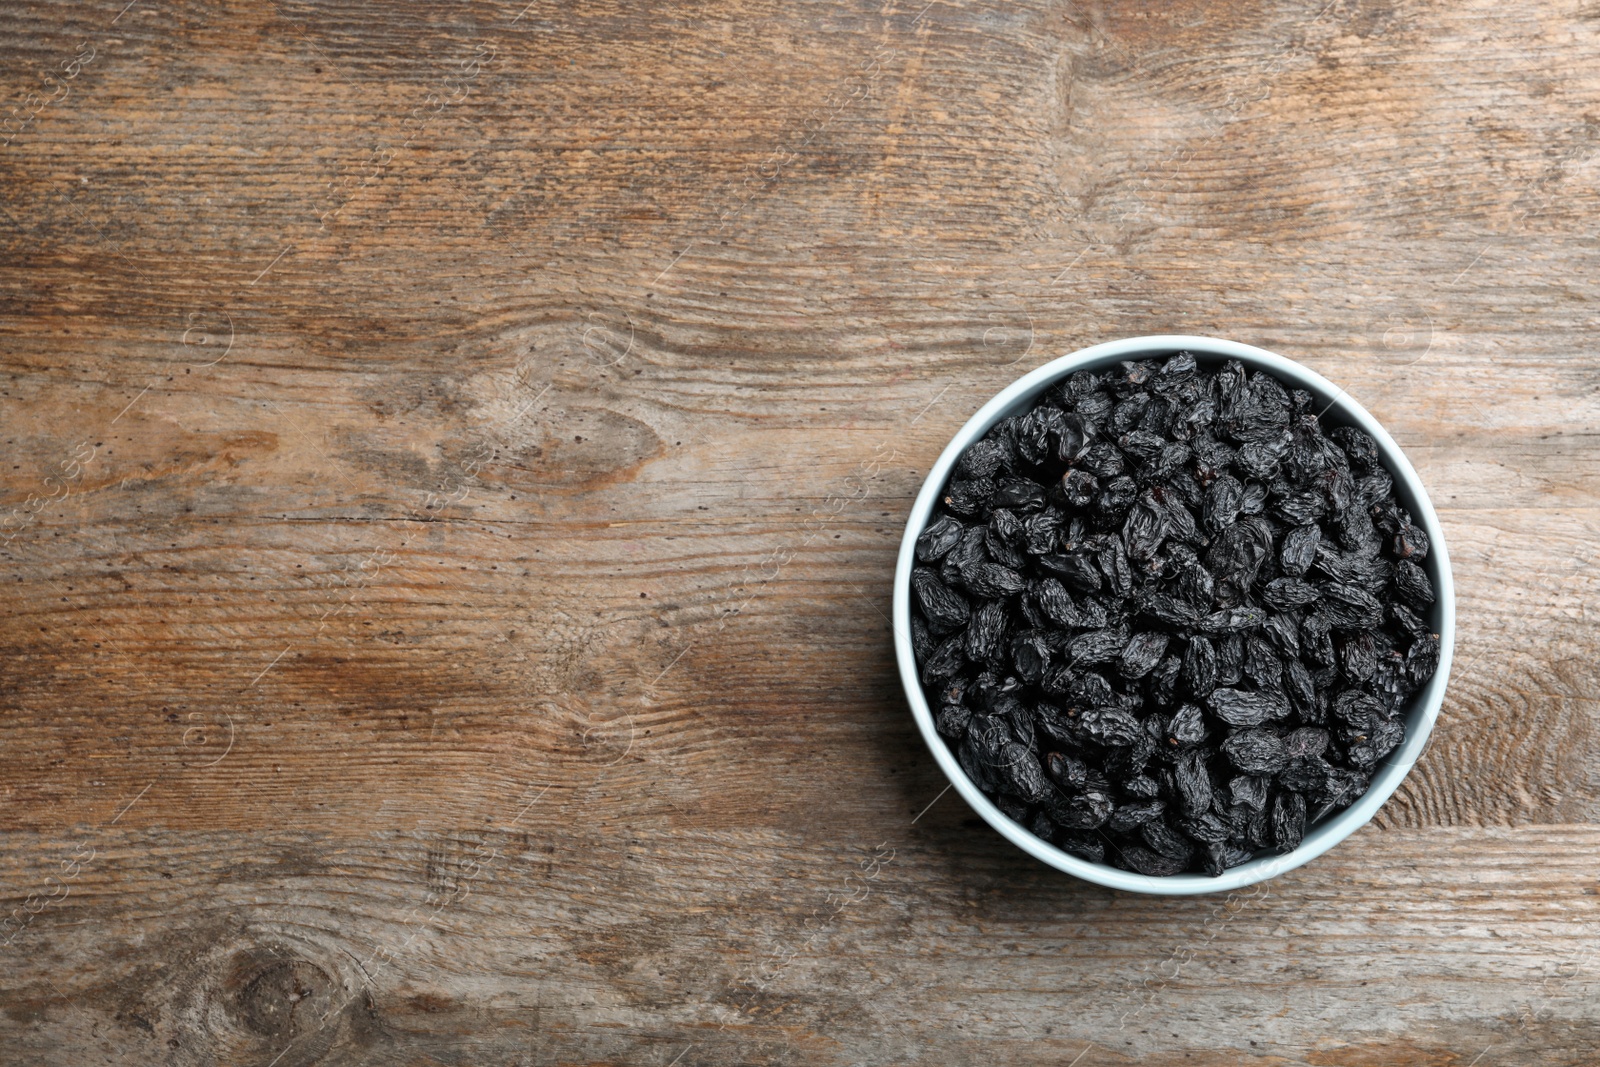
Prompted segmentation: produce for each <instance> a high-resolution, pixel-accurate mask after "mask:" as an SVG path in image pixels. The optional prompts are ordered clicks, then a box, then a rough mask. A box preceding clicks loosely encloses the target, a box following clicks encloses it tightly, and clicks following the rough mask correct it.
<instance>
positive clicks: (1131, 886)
mask: <svg viewBox="0 0 1600 1067" xmlns="http://www.w3.org/2000/svg"><path fill="white" fill-rule="evenodd" d="M1183 351H1187V352H1193V353H1194V354H1195V355H1196V356H1197V357H1199V358H1200V359H1201V361H1202V363H1204V362H1205V361H1206V357H1207V356H1212V357H1220V358H1221V359H1237V360H1239V361H1240V362H1242V363H1243V364H1244V365H1245V366H1247V367H1250V368H1257V367H1259V368H1262V369H1264V370H1267V371H1270V372H1272V373H1273V374H1274V375H1275V376H1276V377H1277V378H1278V380H1280V381H1282V382H1284V383H1286V384H1287V385H1289V386H1290V387H1298V388H1301V389H1304V390H1306V391H1307V392H1309V393H1310V394H1311V395H1312V396H1315V397H1316V398H1317V399H1318V400H1319V401H1320V402H1321V403H1322V404H1323V405H1328V406H1329V410H1328V413H1327V416H1326V419H1327V421H1328V422H1330V423H1332V424H1334V425H1340V424H1345V425H1353V426H1356V427H1359V428H1360V429H1362V430H1365V431H1366V432H1367V433H1368V434H1370V435H1371V436H1372V439H1373V440H1374V441H1376V442H1377V443H1378V449H1379V451H1380V452H1381V454H1382V456H1383V465H1384V466H1385V467H1386V468H1387V469H1388V470H1389V472H1390V473H1391V474H1392V475H1393V476H1394V480H1395V485H1394V489H1395V496H1396V498H1397V499H1398V500H1399V501H1400V504H1401V505H1402V506H1403V507H1404V508H1405V509H1406V510H1407V511H1409V512H1410V513H1411V516H1412V521H1413V522H1415V523H1416V524H1417V525H1419V526H1421V527H1422V529H1423V530H1424V531H1425V532H1426V533H1427V535H1428V540H1429V542H1430V549H1429V552H1428V557H1427V559H1426V561H1425V563H1424V569H1425V570H1426V571H1427V573H1428V577H1429V578H1430V579H1431V580H1432V582H1433V588H1434V594H1435V602H1434V605H1433V613H1432V615H1431V616H1430V619H1429V621H1430V622H1431V623H1432V624H1433V627H1434V629H1435V630H1437V632H1438V634H1439V669H1438V670H1437V671H1436V672H1435V673H1434V676H1433V680H1432V681H1430V682H1429V683H1428V685H1427V686H1426V687H1425V688H1424V689H1423V690H1422V691H1421V692H1419V693H1417V694H1416V695H1415V696H1414V697H1412V702H1411V707H1410V709H1409V710H1408V711H1407V714H1406V739H1405V741H1404V742H1403V743H1402V744H1401V745H1400V747H1399V748H1397V749H1396V750H1395V751H1394V752H1393V753H1391V754H1390V755H1389V757H1388V758H1387V759H1386V760H1384V762H1383V763H1382V764H1380V765H1379V767H1378V768H1377V770H1376V771H1375V773H1374V774H1373V776H1372V784H1371V787H1370V788H1369V789H1368V790H1367V792H1366V794H1365V795H1363V796H1362V797H1361V799H1360V800H1358V801H1356V802H1355V803H1354V804H1352V805H1351V806H1350V807H1348V808H1346V809H1345V810H1344V811H1342V812H1339V813H1338V814H1337V815H1334V816H1331V817H1330V818H1328V819H1325V820H1324V821H1322V822H1320V823H1318V824H1316V825H1315V826H1314V827H1311V828H1309V829H1308V830H1307V831H1306V835H1305V839H1304V840H1303V841H1302V842H1301V844H1300V847H1299V848H1297V849H1295V850H1294V851H1292V852H1288V853H1284V854H1282V855H1268V856H1261V857H1258V858H1256V859H1253V860H1251V861H1249V862H1248V863H1243V864H1240V865H1239V866H1237V867H1233V868H1230V869H1228V870H1227V871H1224V872H1223V873H1222V874H1221V875H1220V876H1218V877H1215V878H1212V877H1210V876H1208V875H1203V874H1180V875H1172V876H1170V877H1166V878H1156V877H1151V876H1149V875H1143V874H1135V873H1133V872H1132V871H1124V870H1122V869H1120V868H1117V867H1112V866H1109V865H1107V864H1100V863H1091V862H1089V861H1088V860H1085V859H1080V858H1078V857H1077V856H1074V855H1071V854H1070V853H1067V852H1064V851H1062V850H1061V849H1059V848H1057V847H1056V846H1055V845H1052V844H1051V843H1050V842H1048V841H1044V840H1042V839H1040V838H1038V837H1035V836H1034V835H1033V834H1031V833H1029V832H1028V831H1027V830H1026V829H1025V828H1023V827H1022V826H1019V825H1018V824H1017V823H1015V822H1013V821H1012V820H1011V819H1010V818H1009V817H1007V816H1006V815H1005V814H1004V813H1003V812H1001V811H1000V809H999V808H997V807H995V805H994V803H993V802H992V801H991V800H990V799H989V798H988V797H986V796H984V795H983V793H982V791H980V790H979V789H978V787H977V786H976V785H974V784H973V783H972V780H971V779H970V778H968V777H967V775H966V773H965V772H964V771H962V769H961V765H960V763H958V762H957V760H956V757H955V753H953V752H952V751H951V750H950V748H949V747H948V746H947V745H946V744H945V740H944V738H943V737H941V736H939V732H938V730H937V729H936V728H935V727H934V722H933V712H932V711H931V709H930V708H929V707H928V701H927V698H926V697H925V696H924V695H923V692H922V683H921V680H920V679H919V677H918V672H917V663H916V656H915V655H914V654H913V653H912V651H911V569H912V567H913V566H914V565H915V563H916V542H917V537H918V536H919V535H920V534H921V533H922V531H923V530H924V529H925V528H926V527H927V525H928V520H929V518H930V517H931V516H932V514H933V509H934V505H935V504H936V503H937V501H938V499H939V494H940V493H941V492H942V491H943V489H944V486H945V483H946V482H947V481H949V478H950V470H951V468H952V467H954V466H955V463H956V461H957V460H958V459H960V458H961V454H962V453H963V452H965V451H966V450H967V447H968V446H969V445H971V444H972V443H973V442H975V441H977V440H978V439H979V438H981V437H982V436H983V435H984V434H985V433H987V432H988V431H989V428H990V427H992V426H993V425H994V424H995V423H997V422H999V421H1000V420H1001V419H1003V418H1005V417H1006V416H1008V415H1014V414H1017V413H1019V412H1022V411H1026V410H1027V409H1028V408H1029V407H1031V406H1032V404H1033V401H1034V399H1035V397H1037V396H1038V395H1039V394H1040V393H1042V392H1043V391H1044V390H1045V389H1047V388H1049V387H1050V386H1051V385H1053V384H1054V383H1055V382H1057V381H1059V380H1061V379H1062V378H1065V377H1067V376H1068V375H1070V374H1072V373H1073V372H1074V371H1079V370H1104V369H1106V368H1108V367H1114V366H1116V365H1117V364H1118V363H1120V362H1121V361H1123V360H1131V359H1150V358H1157V357H1161V356H1168V355H1172V354H1175V353H1177V352H1183ZM1455 631H1456V600H1455V586H1454V585H1453V583H1452V581H1451V577H1450V559H1449V555H1448V554H1447V552H1446V550H1445V544H1444V534H1443V531H1441V530H1440V529H1439V518H1438V516H1437V515H1435V514H1434V511H1433V505H1432V504H1431V503H1429V501H1428V494H1427V491H1426V490H1425V489H1424V488H1423V486H1422V480H1421V479H1420V478H1418V477H1417V472H1416V471H1415V470H1413V469H1412V467H1411V464H1410V462H1408V461H1407V460H1406V457H1405V454H1404V453H1402V452H1401V451H1400V447H1399V446H1398V445H1396V444H1395V443H1394V439H1393V438H1391V437H1390V436H1389V435H1388V434H1387V433H1386V432H1385V431H1384V429H1383V427H1382V426H1380V425H1378V422H1377V420H1376V419H1374V418H1373V417H1372V416H1371V415H1369V414H1367V411H1366V409H1365V408H1363V407H1362V406H1361V405H1360V404H1358V403H1356V402H1355V401H1354V400H1353V399H1351V398H1350V397H1349V396H1348V395H1347V394H1346V393H1345V392H1344V390H1342V389H1339V388H1338V387H1336V386H1335V385H1334V384H1333V383H1332V382H1330V381H1328V380H1327V379H1326V378H1324V377H1322V376H1321V375H1320V374H1317V373H1315V372H1313V371H1310V370H1307V369H1306V368H1305V367H1302V366H1301V365H1300V364H1298V363H1295V362H1294V361H1293V360H1288V359H1285V358H1284V357H1282V356H1279V355H1274V354H1273V353H1271V352H1267V351H1265V350H1263V349H1260V348H1253V347H1251V346H1250V345H1243V344H1239V343H1238V342H1236V341H1223V340H1218V339H1216V338H1211V337H1187V336H1183V335H1171V336H1155V337H1131V338H1128V339H1127V340H1123V341H1108V342H1106V343H1105V344H1100V345H1094V346H1093V347H1091V348H1085V349H1081V350H1079V351H1077V352H1074V353H1072V354H1071V355H1067V356H1062V357H1061V358H1060V359H1057V360H1055V361H1053V362H1051V363H1047V364H1045V365H1044V366H1043V367H1040V368H1039V369H1038V370H1036V371H1034V372H1033V373H1031V374H1028V375H1026V376H1024V377H1022V378H1019V379H1018V380H1017V381H1015V382H1012V383H1011V384H1010V385H1009V386H1007V387H1006V388H1005V389H1003V390H1001V392H1000V394H999V395H998V396H996V397H995V398H994V399H993V400H991V401H989V402H988V403H987V404H985V405H984V406H983V407H982V408H981V409H980V410H979V411H978V413H977V414H976V415H974V416H972V418H970V419H968V420H967V424H966V425H965V426H963V427H961V430H960V432H958V433H957V434H956V435H955V437H954V438H953V439H952V440H951V442H950V444H949V445H947V446H946V447H945V450H944V451H943V452H942V453H941V454H940V455H939V459H938V461H937V462H936V463H934V465H933V470H932V471H931V472H930V473H929V475H928V480H927V481H926V482H924V483H923V486H922V492H920V493H918V494H917V501H916V503H915V504H913V505H912V507H911V517H910V519H909V520H908V521H907V523H906V534H905V538H904V540H903V541H902V542H901V544H900V560H899V563H898V565H897V566H896V569H895V576H894V648H895V658H896V659H897V660H898V661H899V664H900V680H901V682H902V683H903V684H904V686H905V691H906V699H908V700H909V701H910V702H911V714H912V715H913V716H914V717H915V718H916V720H917V726H918V727H919V728H920V729H921V730H922V737H923V740H925V741H926V742H927V743H928V748H929V749H930V750H931V751H932V752H933V756H934V759H936V760H937V761H938V763H939V766H940V767H941V768H942V769H943V770H944V773H945V775H946V776H947V777H948V778H949V779H950V782H951V784H952V785H954V786H955V788H956V790H957V791H958V792H959V793H960V794H961V796H962V798H963V799H964V800H966V802H967V803H968V804H970V805H971V806H972V808H973V810H974V811H976V812H977V813H978V814H979V815H981V816H983V818H984V821H985V822H987V823H988V824H989V825H990V826H992V827H994V828H995V829H996V830H998V831H1000V833H1002V834H1003V835H1005V836H1006V837H1007V838H1008V839H1009V840H1010V841H1011V843H1012V844H1014V845H1016V846H1017V847H1018V848H1020V849H1022V850H1023V851H1024V852H1027V853H1028V854H1029V855H1031V856H1033V857H1034V858H1036V859H1040V860H1043V861H1044V862H1045V863H1048V864H1049V865H1050V866H1052V867H1055V868H1057V869H1059V870H1062V871H1066V872H1067V873H1068V874H1072V875H1076V876H1077V877H1079V878H1083V879H1086V880H1088V881H1091V882H1097V883H1099V884H1100V885H1104V886H1110V887H1111V888H1113V889H1128V890H1132V891H1134V892H1138V893H1165V894H1175V895H1179V894H1181V895H1187V894H1192V893H1214V892H1220V891H1224V890H1230V889H1238V888H1239V887H1241V886H1247V885H1252V884H1254V883H1256V882H1260V881H1264V880H1265V879H1268V878H1271V877H1272V876H1273V875H1276V874H1281V873H1282V872H1284V871H1287V870H1291V869H1293V868H1295V867H1298V866H1300V865H1301V864H1302V863H1307V862H1309V861H1311V860H1313V859H1315V858H1316V857H1318V856H1320V855H1322V854H1323V853H1324V852H1326V851H1328V849H1330V848H1332V847H1333V846H1334V845H1337V844H1338V843H1339V842H1340V841H1343V840H1344V839H1345V838H1346V837H1349V836H1350V835H1351V834H1352V833H1354V832H1355V831H1356V830H1357V829H1359V828H1360V827H1361V826H1363V825H1365V824H1366V822H1367V820H1369V819H1371V818H1372V816H1373V814H1374V813H1375V812H1377V810H1378V808H1380V807H1381V806H1382V805H1383V802H1384V801H1386V800H1388V799H1389V797H1390V795H1391V794H1393V793H1394V791H1395V789H1397V788H1398V787H1399V785H1400V782H1401V780H1402V779H1404V778H1405V776H1406V774H1407V772H1409V771H1410V770H1411V768H1412V766H1414V765H1415V764H1416V762H1417V759H1418V757H1420V756H1421V755H1422V751H1423V749H1424V748H1425V747H1426V746H1427V743H1428V736H1429V734H1430V733H1431V732H1432V730H1433V724H1434V720H1435V719H1437V718H1438V716H1439V706H1440V705H1441V704H1442V703H1443V702H1444V690H1445V683H1446V680H1447V679H1448V678H1449V676H1450V656H1451V652H1452V650H1453V648H1454V646H1455V636H1456V633H1455Z"/></svg>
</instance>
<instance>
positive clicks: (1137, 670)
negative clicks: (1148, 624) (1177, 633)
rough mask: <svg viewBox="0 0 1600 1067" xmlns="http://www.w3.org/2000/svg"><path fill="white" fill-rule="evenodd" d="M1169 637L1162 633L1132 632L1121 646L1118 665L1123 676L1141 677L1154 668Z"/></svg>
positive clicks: (1164, 650)
mask: <svg viewBox="0 0 1600 1067" xmlns="http://www.w3.org/2000/svg"><path fill="white" fill-rule="evenodd" d="M1169 640H1170V638H1169V637H1168V636H1167V635H1166V634H1163V633H1142V634H1134V635H1133V636H1132V637H1130V638H1129V639H1128V643H1127V644H1126V645H1124V646H1123V648H1122V657H1121V660H1120V662H1119V667H1120V668H1121V671H1122V676H1123V677H1124V678H1143V677H1144V676H1145V675H1147V674H1149V673H1150V672H1151V671H1152V670H1154V669H1155V666H1156V664H1157V663H1159V662H1160V661H1161V656H1162V654H1163V653H1165V652H1166V650H1167V642H1168V641H1169Z"/></svg>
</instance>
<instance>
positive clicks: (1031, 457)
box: [911, 352, 1439, 875]
mask: <svg viewBox="0 0 1600 1067" xmlns="http://www.w3.org/2000/svg"><path fill="white" fill-rule="evenodd" d="M1319 415H1320V413H1319V412H1318V411H1317V405H1316V403H1315V401H1314V399H1313V397H1312V396H1311V395H1310V394H1309V393H1307V392H1305V391H1303V390H1299V389H1296V390H1293V391H1290V390H1288V389H1286V388H1285V387H1284V386H1283V384H1282V383H1280V382H1279V381H1278V380H1277V379H1276V378H1274V377H1273V376H1272V375H1271V374H1268V373H1266V372H1263V371H1260V370H1257V371H1255V372H1254V373H1251V372H1247V370H1246V369H1245V367H1244V365H1243V364H1241V363H1239V362H1237V361H1230V362H1228V363H1226V364H1225V365H1222V366H1220V367H1218V368H1216V369H1215V370H1212V369H1209V368H1206V369H1202V368H1201V367H1200V365H1199V364H1198V363H1197V362H1196V360H1195V357H1194V356H1193V355H1192V354H1190V353H1187V352H1183V353H1179V354H1177V355H1174V356H1172V357H1170V358H1168V359H1166V360H1165V361H1156V360H1145V361H1139V362H1128V363H1123V364H1121V365H1120V367H1118V368H1117V369H1115V370H1111V371H1106V372H1102V373H1092V372H1089V371H1079V372H1077V373H1076V374H1073V375H1072V376H1071V377H1070V378H1068V379H1066V380H1064V381H1062V382H1059V383H1057V384H1056V385H1054V386H1052V387H1051V388H1050V389H1049V390H1048V391H1047V392H1045V393H1044V394H1043V395H1042V396H1041V397H1040V398H1039V401H1038V403H1037V404H1036V405H1035V406H1034V407H1033V408H1032V409H1031V410H1030V411H1028V412H1027V413H1025V414H1022V415H1017V416H1013V417H1010V418H1006V419H1003V420H1002V421H1001V422H999V423H998V424H997V425H996V426H995V427H994V428H993V429H992V430H990V431H989V433H988V434H986V435H985V436H984V438H983V439H982V440H981V441H979V442H977V443H976V444H974V445H973V446H972V447H971V448H969V449H967V451H966V452H965V453H964V454H963V455H962V456H961V459H960V460H959V461H958V462H957V463H956V466H955V471H954V474H953V475H952V477H951V479H950V483H949V484H948V485H947V486H946V487H945V491H944V494H943V496H942V498H941V504H940V506H939V508H938V509H937V511H936V512H935V514H934V516H933V521H932V522H931V524H930V525H929V526H928V528H927V529H926V530H925V531H924V532H923V533H922V535H921V536H920V537H919V538H918V540H917V545H916V557H917V565H916V568H915V570H914V571H913V572H912V576H911V588H912V605H913V612H912V622H911V626H912V646H913V648H914V650H915V652H916V657H917V664H918V667H919V670H920V672H921V678H922V684H923V687H924V692H925V693H926V694H927V697H928V703H929V706H930V707H932V708H933V709H934V716H935V722H936V723H937V726H938V730H939V733H940V734H941V735H942V736H944V737H945V738H946V739H947V740H948V743H949V745H950V747H951V748H952V750H953V751H954V752H955V753H956V756H957V758H958V759H959V761H960V763H961V766H962V768H963V769H964V770H965V771H966V773H967V775H968V776H969V777H970V778H971V779H972V780H973V782H974V783H976V784H977V785H978V787H979V788H980V789H982V790H983V792H984V793H985V794H986V795H987V796H989V797H990V798H991V799H992V800H994V802H995V804H996V805H997V806H998V807H999V808H1000V810H1001V811H1003V812H1005V813H1006V815H1007V816H1009V817H1010V818H1012V819H1014V820H1015V821H1016V822H1017V823H1019V824H1020V825H1022V826H1024V827H1026V828H1027V829H1029V830H1030V831H1031V832H1033V833H1034V834H1035V835H1037V836H1039V837H1041V838H1044V839H1045V840H1048V841H1051V842H1053V843H1055V844H1056V845H1059V846H1060V847H1061V848H1063V849H1065V850H1067V851H1069V852H1071V853H1073V854H1075V855H1078V856H1081V857H1083V858H1084V859H1087V860H1091V861H1093V862H1096V863H1109V864H1112V865H1115V866H1117V867H1121V868H1124V869H1126V870H1131V871H1136V872H1138V873H1140V874H1147V875H1173V874H1179V873H1182V872H1187V871H1205V872H1207V873H1210V874H1213V875H1216V874H1221V873H1222V872H1223V871H1224V870H1226V869H1227V868H1229V867H1233V866H1237V865H1238V864H1240V863H1243V862H1245V861H1246V860H1249V859H1251V858H1253V857H1255V856H1256V855H1259V854H1262V853H1263V852H1269V851H1272V850H1277V851H1280V852H1287V851H1289V850H1291V849H1293V848H1295V847H1296V846H1298V845H1299V844H1300V841H1301V838H1302V836H1303V835H1304V834H1305V831H1306V827H1307V826H1309V825H1312V824H1315V823H1316V822H1317V821H1318V820H1320V819H1323V818H1325V817H1327V816H1328V815H1330V814H1332V813H1334V812H1337V811H1340V810H1342V809H1344V808H1346V807H1348V806H1349V805H1350V804H1351V803H1353V802H1354V801H1355V800H1356V799H1358V798H1359V797H1360V796H1361V795H1362V794H1363V793H1364V792H1366V790H1367V787H1368V785H1369V783H1370V776H1371V774H1372V773H1373V770H1374V768H1375V767H1376V766H1377V764H1378V762H1379V761H1380V760H1382V759H1383V758H1384V757H1385V756H1387V755H1389V753H1390V752H1392V751H1394V749H1395V748H1396V746H1398V745H1399V744H1400V743H1401V741H1403V740H1404V738H1405V721H1404V712H1405V708H1406V704H1407V700H1408V698H1409V697H1410V696H1411V695H1412V694H1414V693H1415V692H1417V690H1419V689H1421V688H1422V687H1423V686H1424V685H1426V684H1427V682H1428V680H1429V679H1430V678H1431V677H1432V676H1433V673H1434V671H1435V669H1437V667H1438V664H1439V635H1438V634H1436V633H1433V632H1432V629H1431V627H1430V626H1429V624H1428V621H1427V619H1428V617H1429V616H1430V615H1431V610H1430V609H1431V607H1432V604H1433V600H1434V590H1433V585H1432V583H1431V582H1430V581H1429V579H1428V575H1427V573H1426V572H1425V571H1424V570H1423V568H1422V566H1421V563H1422V561H1423V560H1425V559H1426V558H1427V555H1428V547H1429V546H1428V538H1427V536H1426V535H1425V534H1424V533H1423V531H1422V530H1421V529H1419V528H1418V527H1417V526H1416V525H1415V524H1413V523H1412V521H1411V516H1410V515H1409V514H1407V512H1406V510H1405V509H1404V508H1403V507H1401V506H1400V505H1399V504H1398V503H1397V502H1396V500H1395V495H1394V486H1393V479H1392V478H1391V476H1390V474H1389V472H1388V471H1386V470H1385V469H1384V467H1383V465H1382V463H1381V462H1380V461H1379V456H1378V449H1377V446H1376V444H1375V443H1374V442H1373V440H1372V438H1371V437H1370V436H1368V435H1367V434H1365V433H1363V432H1362V431H1361V430H1359V429H1356V428H1354V427H1350V426H1339V427H1337V428H1332V429H1328V430H1326V431H1325V430H1324V427H1323V424H1322V422H1321V419H1320V417H1319Z"/></svg>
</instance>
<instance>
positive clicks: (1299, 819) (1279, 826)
mask: <svg viewBox="0 0 1600 1067" xmlns="http://www.w3.org/2000/svg"><path fill="white" fill-rule="evenodd" d="M1305 833H1306V799H1305V797H1303V796H1301V795H1300V794H1299V793H1290V792H1281V793H1279V794H1277V795H1276V796H1274V797H1273V798H1272V843H1273V844H1274V845H1276V846H1277V847H1278V848H1279V849H1281V850H1282V851H1284V852H1292V851H1294V850H1295V849H1297V848H1299V847H1300V841H1301V839H1302V838H1304V837H1305Z"/></svg>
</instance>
